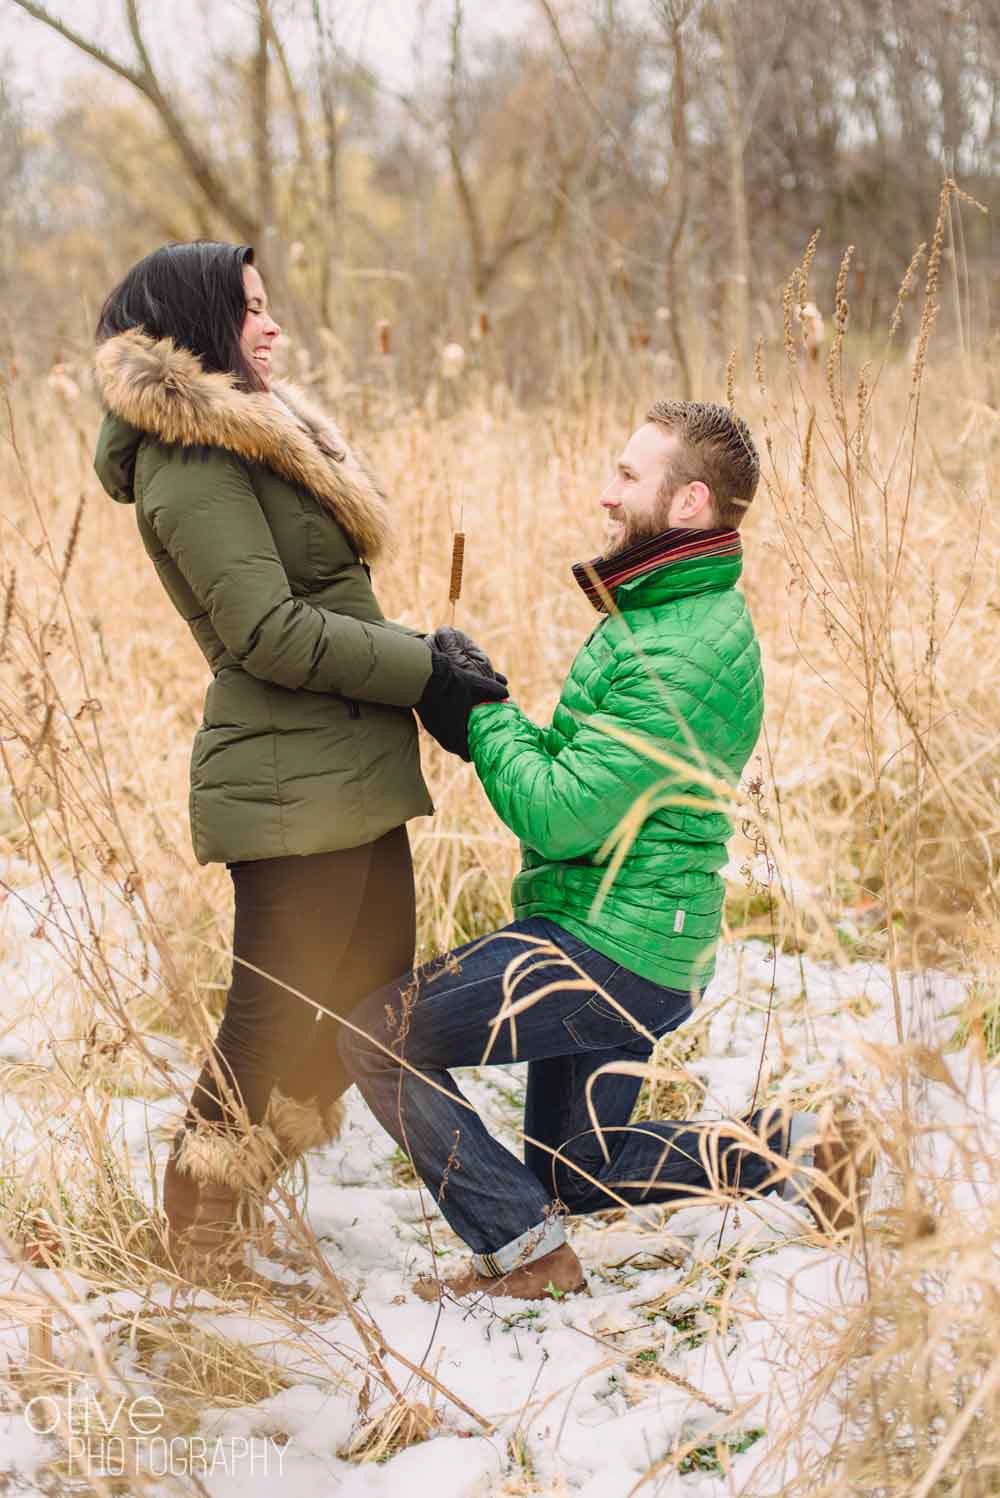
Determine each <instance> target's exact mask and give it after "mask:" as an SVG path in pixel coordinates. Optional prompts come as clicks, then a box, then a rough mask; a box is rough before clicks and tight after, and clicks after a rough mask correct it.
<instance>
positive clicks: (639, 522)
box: [603, 494, 673, 561]
mask: <svg viewBox="0 0 1000 1498" xmlns="http://www.w3.org/2000/svg"><path fill="white" fill-rule="evenodd" d="M672 499H673V495H672V494H665V495H663V496H662V498H658V499H657V501H656V504H655V505H654V507H653V509H652V512H651V513H650V514H648V515H626V516H625V519H624V520H622V521H609V522H608V524H607V526H606V527H605V532H604V551H603V557H604V560H605V561H610V560H611V559H612V558H613V557H620V556H621V554H622V552H623V551H628V550H629V549H630V547H633V546H638V545H639V543H640V541H651V540H652V539H653V537H654V536H660V535H662V534H663V532H664V531H665V530H667V529H668V527H669V525H670V501H671V500H672Z"/></svg>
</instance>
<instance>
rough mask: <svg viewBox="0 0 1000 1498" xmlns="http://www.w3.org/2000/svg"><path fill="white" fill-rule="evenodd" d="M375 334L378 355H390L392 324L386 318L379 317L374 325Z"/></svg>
mask: <svg viewBox="0 0 1000 1498" xmlns="http://www.w3.org/2000/svg"><path fill="white" fill-rule="evenodd" d="M375 332H376V334H377V335H378V351H379V353H380V354H390V353H392V323H391V322H390V321H389V319H388V318H387V317H380V318H379V320H378V322H377V323H376V324H375Z"/></svg>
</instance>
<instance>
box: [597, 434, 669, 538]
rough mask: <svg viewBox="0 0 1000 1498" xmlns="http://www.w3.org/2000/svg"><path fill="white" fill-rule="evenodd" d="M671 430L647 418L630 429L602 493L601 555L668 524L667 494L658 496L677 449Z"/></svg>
mask: <svg viewBox="0 0 1000 1498" xmlns="http://www.w3.org/2000/svg"><path fill="white" fill-rule="evenodd" d="M677 447H678V439H677V437H676V436H675V434H674V433H673V432H665V431H664V430H663V428H662V427H659V426H656V425H654V423H653V422H651V421H647V422H646V424H645V426H641V427H640V428H639V430H638V431H637V432H633V433H632V435H631V437H630V438H629V439H628V441H627V442H626V444H625V448H624V451H623V452H622V455H621V457H620V458H619V459H618V462H617V463H616V465H615V476H614V478H613V479H612V480H611V482H610V484H608V486H607V488H606V489H605V490H604V493H603V494H602V495H601V506H602V508H603V510H604V513H605V520H604V540H605V547H604V555H605V556H606V557H613V556H617V555H618V553H619V552H621V551H625V550H626V548H627V547H629V546H634V545H635V544H636V542H637V541H643V540H645V539H646V538H647V537H648V536H655V535H658V534H659V532H660V531H663V530H666V529H667V526H668V525H669V520H668V519H667V515H668V513H669V510H670V499H669V497H668V498H666V499H664V498H663V497H661V492H660V491H661V488H662V485H663V476H664V473H665V470H666V468H667V464H668V463H669V462H670V461H671V460H672V459H673V458H674V456H675V455H676V453H677Z"/></svg>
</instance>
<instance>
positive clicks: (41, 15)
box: [14, 0, 141, 88]
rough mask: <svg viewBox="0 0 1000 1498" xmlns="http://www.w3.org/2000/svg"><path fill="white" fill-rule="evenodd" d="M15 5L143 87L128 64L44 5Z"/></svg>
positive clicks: (26, 1)
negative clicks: (54, 14)
mask: <svg viewBox="0 0 1000 1498" xmlns="http://www.w3.org/2000/svg"><path fill="white" fill-rule="evenodd" d="M14 4H15V5H18V6H20V8H21V10H23V11H25V12H26V13H27V14H28V15H29V16H31V17H32V18H33V19H34V20H36V21H41V22H42V24H43V25H44V26H49V27H51V29H52V30H53V31H55V32H58V34H59V35H60V36H61V37H64V38H65V40H66V41H67V42H71V43H72V45H73V46H74V47H78V48H79V49H80V51H81V52H86V54H87V56H88V57H92V58H93V59H94V61H95V62H99V63H100V64H101V66H102V67H105V68H109V69H110V70H111V72H112V73H117V75H118V77H119V78H124V79H125V81H126V83H131V84H132V85H133V87H135V88H139V87H141V80H140V76H139V74H138V73H137V72H136V71H135V69H134V68H130V67H129V65H128V63H125V62H119V60H118V59H117V57H112V55H111V53H110V52H105V50H104V48H103V47H99V46H98V45H97V43H96V42H92V41H90V40H89V39H88V38H87V37H85V36H81V35H80V33H79V32H78V31H74V30H73V28H72V27H71V26H67V25H66V24H65V22H64V21H60V19H59V17H58V16H53V15H50V14H49V12H48V11H47V10H46V9H45V7H44V6H43V5H36V4H35V3H34V0H14Z"/></svg>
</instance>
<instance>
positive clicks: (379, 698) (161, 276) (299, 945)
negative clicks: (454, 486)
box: [95, 241, 506, 1278]
mask: <svg viewBox="0 0 1000 1498" xmlns="http://www.w3.org/2000/svg"><path fill="white" fill-rule="evenodd" d="M279 332H280V329H279V327H278V324H277V323H276V322H275V321H274V319H273V317H272V316H271V313H270V310H269V307H268V301H267V293H266V291H265V288H264V284H263V282H262V280H261V277H260V274H259V272H258V270H257V268H256V266H255V265H254V256H253V251H252V249H250V247H249V246H246V245H241V246H236V245H228V244H217V243H214V242H207V241H199V242H196V243H193V244H174V245H167V246H164V247H163V248H162V249H159V250H156V251H154V252H153V253H152V254H151V255H148V256H146V258H145V259H144V260H141V261H140V262H139V263H138V264H137V265H135V266H133V268H132V269H131V270H130V271H129V272H128V274H127V275H126V276H125V278H124V280H123V281H122V282H121V284H120V285H119V286H118V287H116V288H115V290H114V291H113V292H112V293H111V295H110V296H109V297H108V300H107V302H106V303H105V305H104V308H103V310H102V312H101V316H100V321H99V323H98V329H97V340H98V351H97V356H96V365H95V367H96V374H97V382H98V386H99V389H100V392H101V396H102V399H103V401H104V404H105V407H106V409H107V414H106V416H105V418H104V423H103V426H102V428H101V433H100V438H99V441H98V447H97V456H96V460H95V463H96V468H97V472H98V475H99V477H100V479H101V482H102V483H103V485H104V487H105V489H107V491H108V493H109V494H110V495H111V496H112V497H113V498H114V499H116V500H119V501H120V502H122V503H128V504H134V506H135V514H136V518H137V521H138V525H139V533H140V535H141V537H142V540H143V544H144V545H145V548H146V550H147V552H148V553H149V556H150V557H151V559H152V562H153V565H154V566H155V568H156V571H157V574H158V575H159V578H160V581H161V583H162V584H163V586H164V588H165V589H166V591H167V594H168V595H169V597H170V600H171V602H172V603H173V604H174V606H175V608H176V609H177V611H178V613H179V614H180V615H181V617H182V618H183V619H184V621H185V622H186V623H187V624H188V626H189V627H190V629H191V632H192V634H193V635H194V638H195V640H196V641H197V643H198V645H199V647H200V649H201V650H202V652H203V654H204V655H205V658H206V660H207V661H208V664H209V666H210V667H211V670H212V676H213V680H212V681H211V683H210V685H209V687H208V691H207V694H206V698H205V708H204V721H203V723H202V726H201V728H200V729H199V730H198V733H197V735H196V737H195V741H194V748H193V752H192V756H191V795H190V817H191V834H192V840H193V843H194V851H195V855H196V857H197V859H198V861H199V863H214V862H224V863H225V864H226V865H227V867H228V869H229V871H230V874H231V876H232V880H233V886H234V891H235V920H234V929H233V951H234V963H233V978H232V985H231V987H230V990H229V994H228V997H227V1000H226V1007H225V1012H224V1015H223V1018H222V1023H221V1025H220V1027H219V1032H218V1035H217V1037H216V1040H215V1044H214V1049H213V1054H212V1055H211V1056H210V1057H209V1060H208V1061H207V1062H206V1065H205V1068H204V1070H203V1071H202V1074H201V1076H200V1078H199V1080H198V1083H197V1085H196V1087H195V1090H194V1093H193V1095H192V1097H191V1101H190V1104H189V1107H188V1110H187V1114H186V1117H185V1119H184V1124H183V1127H182V1128H181V1130H180V1131H179V1132H178V1134H177V1136H176V1138H175V1140H174V1142H173V1146H172V1149H171V1153H170V1157H169V1160H168V1163H167V1166H166V1171H165V1176H164V1182H163V1201H164V1208H165V1212H166V1216H167V1224H168V1234H169V1237H168V1246H169V1248H170V1252H171V1256H172V1257H173V1259H174V1261H175V1262H177V1263H179V1264H180V1265H182V1266H183V1268H184V1270H185V1272H187V1273H189V1274H193V1275H195V1276H197V1277H208V1278H214V1277H216V1276H217V1275H218V1274H220V1273H224V1274H225V1273H232V1272H233V1271H234V1269H235V1268H237V1267H242V1266H241V1264H240V1261H241V1259H242V1244H241V1229H240V1227H239V1217H240V1206H241V1201H242V1200H243V1198H244V1196H245V1195H246V1194H247V1193H250V1194H252V1193H254V1192H257V1191H260V1190H261V1189H262V1188H263V1187H265V1186H266V1185H267V1183H268V1182H269V1181H270V1180H272V1179H273V1178H274V1175H275V1173H276V1172H277V1170H278V1169H280V1167H281V1166H282V1165H283V1164H284V1163H285V1162H286V1161H288V1160H290V1159H292V1158H294V1157H295V1156H296V1155H297V1154H299V1153H301V1151H302V1150H304V1149H306V1148H309V1147H311V1146H314V1145H316V1144H319V1143H321V1142H323V1141H325V1140H328V1139H332V1138H334V1137H335V1136H336V1133H337V1131H338V1129H339V1124H340V1116H341V1105H340V1102H339V1099H340V1095H341V1093H342V1092H343V1091H344V1089H345V1088H346V1087H347V1086H348V1085H349V1078H348V1077H347V1076H346V1074H345V1072H344V1070H343V1068H342V1064H341V1062H340V1060H339V1057H338V1051H337V1034H336V1031H337V1030H338V1028H339V1026H338V1024H337V1022H336V1021H335V1020H331V1019H329V1018H324V1017H323V1016H322V1015H321V1014H319V1013H318V1012H317V1011H316V1010H315V1009H314V1008H313V1007H312V1006H311V1005H310V1004H308V1003H306V1002H303V1000H302V998H301V997H299V996H298V995H306V996H307V997H308V998H309V999H312V1000H315V1001H316V1002H317V1003H318V1004H320V1005H322V1006H323V1007H324V1008H326V1009H330V1010H333V1011H334V1012H335V1013H338V1014H346V1013H348V1012H349V1011H350V1009H351V1008H352V1007H353V1006H354V1004H356V1003H357V1001H358V1000H359V999H360V998H362V997H363V996H364V995H365V994H367V993H370V992H371V991H372V990H373V989H375V988H378V987H379V986H380V985H381V984H383V983H386V982H388V981H390V980H391V979H392V978H394V977H397V976H398V975H399V974H400V973H403V972H406V971H407V970H408V969H409V968H410V967H411V966H412V962H413V949H414V888H413V870H412V866H411V862H410V850H409V843H408V840H407V834H406V825H405V824H406V822H407V821H408V820H409V818H411V817H416V816H422V815H425V814H427V813H429V812H431V811H432V809H433V808H432V806H431V802H430V798H429V796H428V794H427V789H426V786H425V785H424V781H423V778H422V776H421V772H420V759H419V752H418V748H417V734H416V725H415V723H414V720H413V714H412V712H411V708H413V707H417V708H418V710H419V711H420V713H421V716H422V717H423V718H424V721H425V724H426V725H427V726H428V727H431V729H432V731H434V732H435V733H436V734H437V736H438V737H439V738H440V740H441V742H442V743H444V744H445V746H446V747H449V748H453V749H455V750H456V751H457V752H464V753H466V754H467V746H466V744H465V742H464V725H465V722H466V719H467V715H468V709H469V705H470V703H471V702H472V701H484V700H488V699H493V698H498V697H503V696H505V695H506V693H505V690H504V688H503V686H502V685H501V684H500V683H499V682H497V681H494V680H493V679H486V678H485V677H484V676H481V675H479V674H477V673H476V672H475V671H470V670H467V669H463V667H462V665H461V664H459V663H456V661H454V660H453V659H452V658H451V657H450V656H449V655H447V654H446V653H443V652H442V651H441V650H440V649H435V648H433V646H434V645H435V644H438V643H440V642H439V641H438V639H437V637H434V636H432V637H431V643H428V641H427V640H425V639H424V637H422V636H420V635H417V634H415V633H414V632H412V631H410V630H407V629H404V628H403V627H401V626H399V625H395V624H390V623H388V622H387V621H386V619H385V618H384V617H383V615H382V611H381V609H380V608H379V605H378V602H377V600H376V597H375V594H374V592H373V591H372V586H371V577H370V572H369V567H368V564H369V563H370V562H373V561H375V560H376V559H377V558H378V556H379V554H380V552H381V551H382V549H383V547H384V545H385V543H386V540H387V538H388V534H389V531H390V527H391V517H390V511H389V508H388V505H387V502H386V499H385V496H384V495H383V493H382V491H381V490H380V489H379V487H378V484H377V482H376V480H375V478H374V477H373V475H372V473H371V472H370V470H369V469H368V468H367V467H366V465H365V464H364V462H363V461H362V460H361V459H360V457H359V456H358V454H357V453H355V452H353V451H352V450H351V448H350V447H349V446H348V444H347V443H346V442H345V441H344V438H343V437H342V435H341V433H340V432H339V430H338V429H337V427H336V426H335V425H334V424H333V422H332V421H330V420H329V419H328V418H327V417H325V416H324V415H323V414H321V413H320V412H319V411H318V410H317V409H316V407H315V406H314V405H313V404H311V403H310V402H309V401H307V400H306V399H305V398H304V397H303V395H302V394H301V392H299V391H298V390H296V389H295V388H294V387H292V386H291V385H288V384H285V383H277V382H272V377H271V361H272V353H273V348H274V342H275V340H276V338H277V337H278V334H279ZM263 974H267V975H269V976H268V977H265V976H263ZM292 990H297V991H298V992H297V994H296V993H295V992H292Z"/></svg>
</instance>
